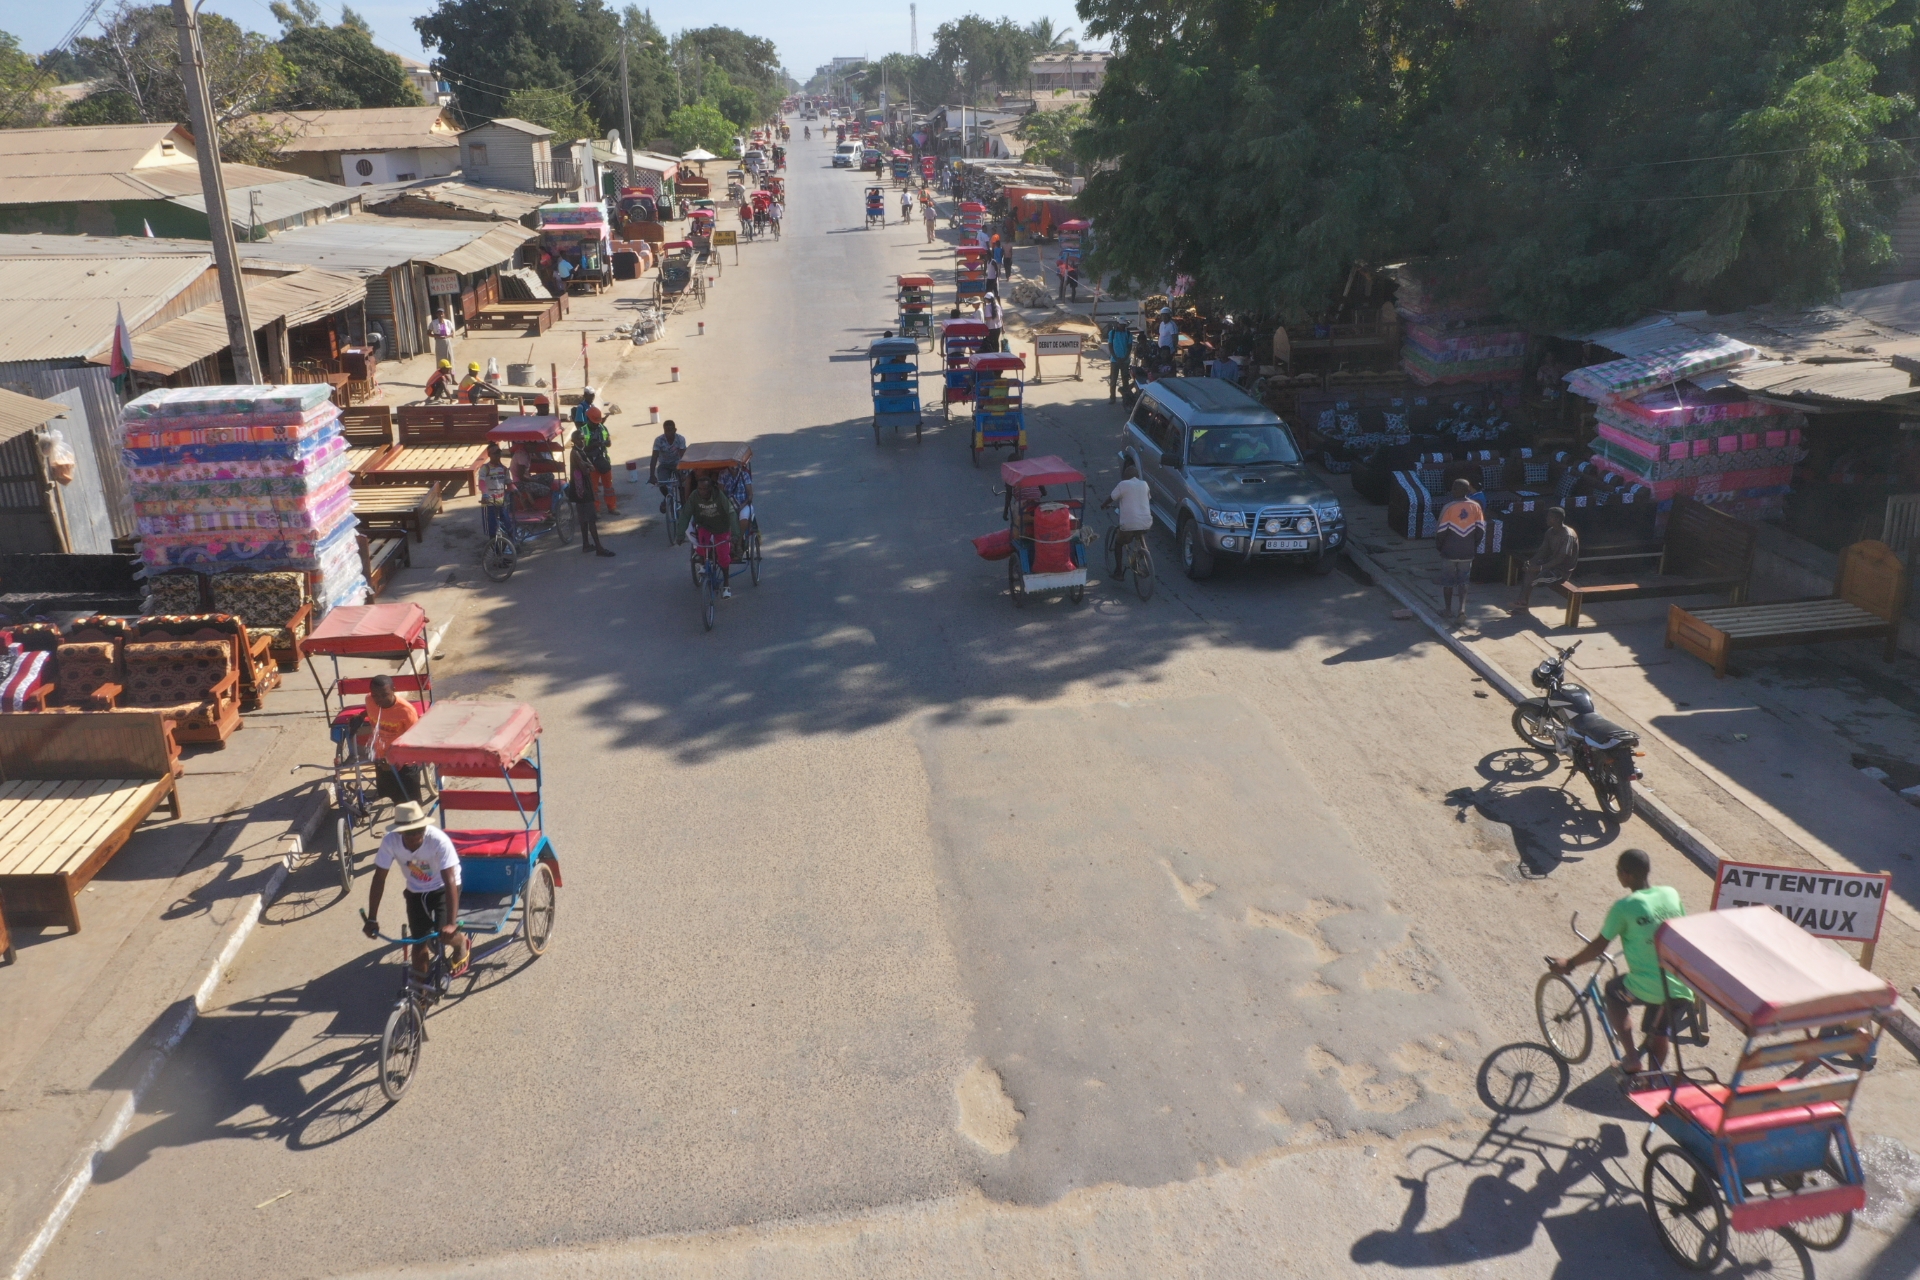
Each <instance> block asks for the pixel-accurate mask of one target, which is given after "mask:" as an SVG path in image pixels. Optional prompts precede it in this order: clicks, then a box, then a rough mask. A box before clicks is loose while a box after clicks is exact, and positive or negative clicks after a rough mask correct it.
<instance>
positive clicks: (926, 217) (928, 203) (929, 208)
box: [920, 199, 940, 244]
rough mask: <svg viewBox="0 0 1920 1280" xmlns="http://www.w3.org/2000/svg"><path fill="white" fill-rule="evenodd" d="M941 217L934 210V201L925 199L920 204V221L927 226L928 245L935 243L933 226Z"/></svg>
mask: <svg viewBox="0 0 1920 1280" xmlns="http://www.w3.org/2000/svg"><path fill="white" fill-rule="evenodd" d="M939 216H940V215H939V214H937V213H935V212H934V210H933V201H932V200H931V199H923V200H921V202H920V220H921V221H922V222H924V223H926V224H927V243H928V244H932V243H933V224H934V222H935V220H936V219H938V217H939Z"/></svg>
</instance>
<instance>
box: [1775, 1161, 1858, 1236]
mask: <svg viewBox="0 0 1920 1280" xmlns="http://www.w3.org/2000/svg"><path fill="white" fill-rule="evenodd" d="M1783 1181H1785V1180H1783ZM1796 1184H1797V1185H1796ZM1786 1185H1787V1187H1788V1189H1789V1190H1792V1191H1796V1192H1799V1191H1822V1190H1825V1189H1827V1188H1829V1187H1839V1186H1845V1185H1846V1179H1845V1178H1844V1177H1843V1176H1842V1175H1841V1172H1840V1167H1839V1161H1837V1160H1835V1159H1834V1155H1833V1152H1832V1150H1831V1149H1829V1150H1828V1152H1827V1158H1826V1159H1825V1160H1824V1161H1822V1162H1821V1164H1820V1167H1819V1168H1818V1169H1815V1170H1813V1171H1812V1172H1810V1173H1804V1174H1801V1175H1799V1176H1798V1177H1797V1178H1795V1179H1792V1180H1791V1181H1787V1184H1786ZM1780 1234H1781V1235H1783V1236H1785V1237H1787V1238H1788V1239H1789V1240H1794V1241H1797V1242H1798V1243H1800V1244H1803V1245H1805V1246H1806V1247H1807V1248H1809V1249H1812V1250H1814V1251H1815V1252H1817V1253H1831V1252H1832V1251H1833V1250H1835V1249H1838V1248H1839V1247H1840V1246H1841V1245H1843V1244H1845V1243H1846V1242H1847V1237H1848V1236H1850V1235H1852V1234H1853V1211H1852V1210H1851V1209H1849V1210H1848V1211H1847V1212H1845V1213H1829V1214H1826V1215H1824V1216H1822V1217H1818V1218H1808V1219H1806V1220H1804V1221H1801V1222H1789V1223H1788V1224H1787V1225H1785V1226H1783V1227H1781V1228H1780Z"/></svg>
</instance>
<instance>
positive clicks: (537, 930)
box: [520, 862, 554, 956]
mask: <svg viewBox="0 0 1920 1280" xmlns="http://www.w3.org/2000/svg"><path fill="white" fill-rule="evenodd" d="M553 911H554V894H553V868H552V867H550V866H548V865H547V864H546V863H544V862H536V863H534V865H533V874H532V875H531V876H529V877H527V898H526V902H525V903H523V904H522V905H521V908H520V940H521V941H522V942H524V943H526V944H527V950H528V951H530V952H532V953H533V954H534V955H536V956H537V955H544V954H545V953H546V950H547V940H548V939H549V938H551V937H553Z"/></svg>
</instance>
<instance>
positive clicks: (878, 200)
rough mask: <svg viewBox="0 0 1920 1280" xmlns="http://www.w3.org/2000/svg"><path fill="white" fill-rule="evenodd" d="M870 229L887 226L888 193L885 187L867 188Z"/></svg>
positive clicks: (867, 223) (868, 224)
mask: <svg viewBox="0 0 1920 1280" xmlns="http://www.w3.org/2000/svg"><path fill="white" fill-rule="evenodd" d="M866 225H867V226H869V227H882V228H884V227H885V226H886V225H887V193H886V189H885V188H883V187H868V188H867V222H866Z"/></svg>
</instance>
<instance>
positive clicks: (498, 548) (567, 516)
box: [480, 485, 574, 582]
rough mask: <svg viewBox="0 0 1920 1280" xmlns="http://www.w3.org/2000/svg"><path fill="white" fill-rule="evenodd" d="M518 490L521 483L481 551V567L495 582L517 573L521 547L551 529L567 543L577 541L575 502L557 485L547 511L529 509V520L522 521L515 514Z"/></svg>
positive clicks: (549, 531)
mask: <svg viewBox="0 0 1920 1280" xmlns="http://www.w3.org/2000/svg"><path fill="white" fill-rule="evenodd" d="M518 492H519V486H518V485H516V486H514V488H512V489H511V490H509V491H508V493H507V501H506V502H505V503H504V504H502V506H501V508H500V524H499V527H498V528H496V529H495V530H494V533H493V536H492V537H490V538H488V539H487V545H486V547H485V549H483V550H482V551H481V553H480V570H481V572H483V573H485V574H486V575H487V577H488V578H489V579H491V580H492V581H494V582H505V581H506V580H507V579H508V578H511V577H512V576H513V571H514V569H516V568H517V567H519V563H520V548H522V547H524V546H526V545H527V544H528V543H530V542H532V541H534V540H535V539H537V538H539V537H542V536H543V535H545V534H549V533H551V534H552V535H554V537H555V539H557V540H558V541H559V543H560V545H561V546H563V547H564V546H568V545H570V544H571V543H572V542H573V525H574V516H573V503H571V502H569V501H568V500H567V496H566V494H564V493H563V492H561V490H560V489H559V488H557V487H556V488H555V489H554V490H553V492H552V493H551V494H550V495H549V497H548V499H547V511H546V513H545V514H544V515H542V514H538V513H529V516H530V518H529V521H528V523H526V524H522V523H521V522H520V521H519V520H517V519H515V518H514V515H513V507H512V503H513V495H514V494H515V493H518Z"/></svg>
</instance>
